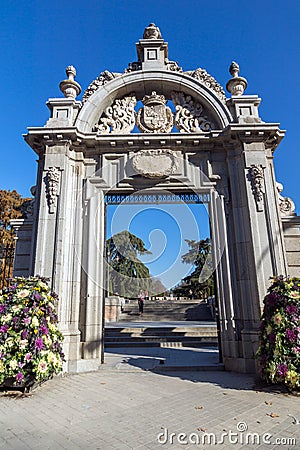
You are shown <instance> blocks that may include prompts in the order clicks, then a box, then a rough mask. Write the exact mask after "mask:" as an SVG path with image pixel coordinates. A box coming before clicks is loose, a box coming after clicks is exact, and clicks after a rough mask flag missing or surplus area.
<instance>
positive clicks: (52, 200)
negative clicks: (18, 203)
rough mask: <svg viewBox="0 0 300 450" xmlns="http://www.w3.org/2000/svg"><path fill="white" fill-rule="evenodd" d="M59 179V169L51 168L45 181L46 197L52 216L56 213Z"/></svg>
mask: <svg viewBox="0 0 300 450" xmlns="http://www.w3.org/2000/svg"><path fill="white" fill-rule="evenodd" d="M59 178H60V171H59V169H57V167H49V169H48V171H47V173H46V176H45V178H44V180H45V184H46V197H47V203H48V208H49V213H50V214H53V213H54V211H55V205H56V198H57V192H58V184H59Z"/></svg>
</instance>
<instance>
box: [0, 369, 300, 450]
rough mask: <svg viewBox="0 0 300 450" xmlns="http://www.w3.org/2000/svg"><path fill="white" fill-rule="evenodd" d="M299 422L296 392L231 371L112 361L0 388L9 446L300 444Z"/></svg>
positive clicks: (122, 449)
mask: <svg viewBox="0 0 300 450" xmlns="http://www.w3.org/2000/svg"><path fill="white" fill-rule="evenodd" d="M123 369H124V367H123ZM125 369H126V368H125ZM298 422H300V398H299V397H295V396H291V395H288V394H284V393H278V392H276V390H275V389H270V388H265V387H263V386H262V385H257V384H255V380H254V378H253V377H252V376H248V375H238V374H233V373H228V372H201V371H197V372H193V371H190V372H187V371H186V372H178V371H175V372H167V373H156V372H153V371H152V370H145V368H143V367H140V368H139V369H138V370H134V371H132V370H131V371H130V370H122V366H121V368H117V367H115V368H114V369H113V368H112V367H111V368H110V369H109V370H99V371H98V372H91V373H85V374H77V375H67V376H64V377H56V378H54V379H52V380H50V381H48V382H47V383H45V384H43V385H42V386H40V387H39V388H38V389H36V390H35V391H34V392H33V393H32V394H30V395H24V396H22V395H21V396H20V395H17V396H16V395H4V394H2V395H1V396H0V448H1V449H5V450H9V449H14V450H23V449H38V450H45V449H51V450H56V449H72V450H74V449H84V450H86V449H94V450H96V449H101V450H114V449H117V450H127V449H164V448H168V449H181V448H183V449H187V448H188V449H194V448H197V449H210V448H218V449H225V448H226V449H257V448H259V449H278V450H279V449H299V448H300V423H298ZM246 428H247V430H246V431H245V429H246ZM171 433H175V435H172V434H171ZM180 433H183V434H180ZM253 433H256V434H253ZM222 435H223V441H224V443H220V441H221V440H222V438H221V436H222ZM247 436H248V437H247ZM158 437H159V439H158ZM252 439H253V440H254V442H255V443H254V444H253V443H251V442H252V441H251V440H252ZM291 439H293V440H296V443H295V441H290V443H289V444H287V445H284V444H285V443H287V441H288V440H291ZM247 440H250V444H249V445H247V444H246V442H247ZM258 440H259V442H260V444H257V442H258ZM263 440H265V443H263ZM180 441H181V442H182V443H180ZM215 441H216V442H217V445H213V444H214V442H215ZM236 441H238V442H239V443H235V442H236ZM184 442H187V443H186V444H184ZM197 442H198V443H200V444H199V445H196V443H197ZM202 442H203V443H202ZM209 442H210V443H209ZM269 442H270V444H269ZM279 443H280V445H279ZM275 444H276V445H275Z"/></svg>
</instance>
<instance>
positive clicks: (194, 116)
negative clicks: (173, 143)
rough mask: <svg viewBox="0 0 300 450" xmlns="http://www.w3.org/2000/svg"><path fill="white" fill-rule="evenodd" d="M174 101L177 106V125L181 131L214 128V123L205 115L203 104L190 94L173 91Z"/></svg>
mask: <svg viewBox="0 0 300 450" xmlns="http://www.w3.org/2000/svg"><path fill="white" fill-rule="evenodd" d="M172 101H173V103H174V105H175V106H176V114H175V125H176V127H177V129H178V131H180V132H181V133H198V132H201V131H210V130H211V129H212V128H213V124H212V123H211V122H209V121H208V120H207V117H206V116H205V115H204V112H203V107H202V105H201V104H200V103H199V102H195V101H194V100H193V98H192V97H191V96H190V95H185V94H184V93H183V92H172Z"/></svg>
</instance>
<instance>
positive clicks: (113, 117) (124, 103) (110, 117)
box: [95, 93, 136, 134]
mask: <svg viewBox="0 0 300 450" xmlns="http://www.w3.org/2000/svg"><path fill="white" fill-rule="evenodd" d="M135 105H136V97H135V95H134V94H133V93H132V94H131V95H129V96H128V97H124V98H123V99H120V100H119V99H117V100H115V101H114V103H113V105H112V106H108V108H106V110H105V111H104V113H103V114H102V116H101V118H100V120H99V123H98V125H96V126H95V131H97V133H98V134H108V133H111V134H127V133H130V132H131V131H132V130H133V128H134V126H135V115H136V113H135V110H134V107H135Z"/></svg>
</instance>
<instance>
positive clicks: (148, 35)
mask: <svg viewBox="0 0 300 450" xmlns="http://www.w3.org/2000/svg"><path fill="white" fill-rule="evenodd" d="M143 39H162V37H161V32H160V29H159V28H158V27H157V26H156V25H155V23H150V24H149V25H148V26H147V27H146V28H145V31H144V35H143Z"/></svg>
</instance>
